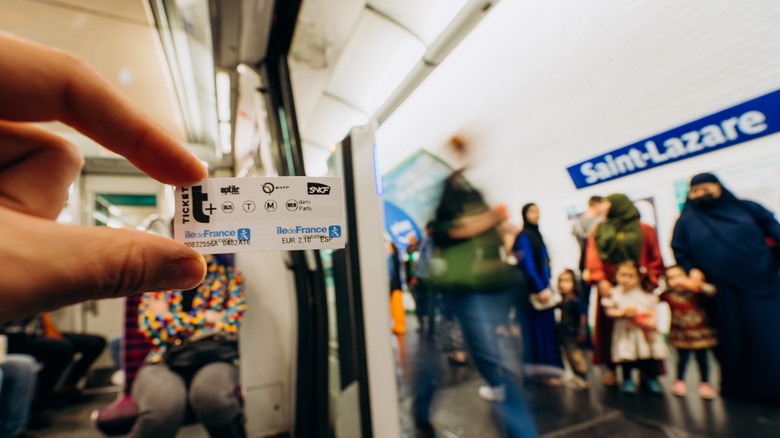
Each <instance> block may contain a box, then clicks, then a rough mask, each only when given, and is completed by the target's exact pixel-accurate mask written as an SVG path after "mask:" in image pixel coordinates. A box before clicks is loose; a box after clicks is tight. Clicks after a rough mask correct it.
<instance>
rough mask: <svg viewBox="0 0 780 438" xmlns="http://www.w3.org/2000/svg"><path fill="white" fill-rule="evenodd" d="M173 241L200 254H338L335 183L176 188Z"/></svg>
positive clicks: (212, 181)
mask: <svg viewBox="0 0 780 438" xmlns="http://www.w3.org/2000/svg"><path fill="white" fill-rule="evenodd" d="M175 202H176V211H175V213H174V226H173V237H174V239H175V240H176V241H178V242H182V243H184V244H185V245H187V246H189V247H191V248H193V249H195V250H197V251H199V252H201V253H203V254H220V253H234V252H249V251H279V250H290V251H291V250H303V249H323V248H331V249H337V248H344V245H345V241H346V236H345V235H344V190H343V186H342V179H341V178H338V177H316V178H315V177H302V176H301V177H299V176H291V177H269V178H260V177H258V178H255V177H252V178H209V179H205V180H201V181H199V182H196V183H194V184H192V185H189V186H182V187H177V188H176V194H175Z"/></svg>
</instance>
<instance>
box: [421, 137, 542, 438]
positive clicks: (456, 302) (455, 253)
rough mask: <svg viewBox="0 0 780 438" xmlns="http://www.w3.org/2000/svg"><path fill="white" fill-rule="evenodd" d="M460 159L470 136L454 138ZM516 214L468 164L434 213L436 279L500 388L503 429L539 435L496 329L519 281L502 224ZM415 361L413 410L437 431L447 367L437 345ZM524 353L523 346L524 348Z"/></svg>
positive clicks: (481, 366)
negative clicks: (478, 185)
mask: <svg viewBox="0 0 780 438" xmlns="http://www.w3.org/2000/svg"><path fill="white" fill-rule="evenodd" d="M450 144H451V146H452V147H453V149H454V152H455V153H456V154H457V156H458V158H459V159H464V158H465V155H466V152H467V151H466V145H465V142H463V140H461V139H460V138H458V137H455V138H453V139H452V140H451V142H450ZM507 217H508V215H507V213H506V208H504V207H503V206H500V205H499V206H496V207H493V208H491V207H489V206H488V205H487V203H486V202H485V200H484V198H483V197H482V194H481V193H480V192H479V191H478V190H477V189H475V188H474V187H473V186H471V185H470V184H469V183H468V182H467V181H466V179H465V178H464V177H463V168H461V169H460V170H457V171H455V172H453V174H452V175H450V176H449V177H448V178H447V180H446V181H445V183H444V190H443V192H442V195H441V198H440V201H439V205H438V207H437V209H436V214H435V219H434V242H435V244H436V246H437V251H439V258H440V260H439V261H440V262H441V263H439V265H442V266H440V267H439V268H437V273H436V275H434V279H435V281H434V284H436V287H437V288H440V289H441V291H442V300H443V301H444V302H445V305H446V306H447V308H448V309H449V310H450V311H452V313H453V314H454V315H455V316H456V317H457V318H458V320H459V321H460V323H461V325H462V328H463V335H464V337H465V339H466V344H467V345H468V349H469V353H470V356H471V357H472V359H473V360H474V364H475V365H476V367H477V369H478V370H479V372H480V374H481V375H482V377H483V378H484V379H485V380H486V381H487V382H488V384H489V385H490V386H491V388H492V393H493V394H495V398H494V400H493V402H494V404H495V409H496V410H497V414H498V415H497V418H498V420H499V421H500V423H501V424H500V426H501V427H500V430H503V431H504V435H505V436H508V437H513V438H520V437H528V438H530V437H535V436H537V432H536V426H535V425H534V421H533V418H532V417H531V413H530V410H529V409H528V405H527V404H526V402H525V400H524V399H523V395H522V393H521V391H520V386H519V385H518V382H517V379H516V377H517V376H515V375H513V372H512V371H511V369H512V366H511V364H510V363H508V362H507V360H509V359H511V358H510V357H507V356H505V355H502V349H501V348H500V347H499V339H498V335H497V334H496V330H497V329H498V327H499V326H501V325H502V324H503V325H506V324H507V323H508V321H507V319H508V317H507V316H508V315H507V309H508V308H509V307H510V305H511V303H512V298H513V294H514V288H515V287H517V286H516V284H515V282H514V279H515V278H516V277H514V272H516V271H514V270H513V269H511V267H510V266H508V265H507V264H506V263H505V261H504V260H503V259H502V254H503V251H502V245H503V239H502V237H501V233H500V232H499V230H498V227H499V225H500V224H501V223H503V222H504V221H506V219H507ZM419 354H420V357H419V362H418V364H417V367H416V369H415V371H416V372H415V376H416V378H415V384H416V385H415V397H414V402H413V418H414V421H415V425H416V426H417V429H418V431H419V432H420V433H422V434H424V435H425V436H429V437H433V436H435V431H434V428H433V426H432V425H431V423H430V409H431V404H432V402H433V398H434V394H435V390H436V382H437V381H441V378H440V374H441V369H440V367H439V365H438V356H437V355H436V354H435V348H434V347H432V346H431V345H430V343H428V344H421V345H420V353H419ZM518 354H519V352H518Z"/></svg>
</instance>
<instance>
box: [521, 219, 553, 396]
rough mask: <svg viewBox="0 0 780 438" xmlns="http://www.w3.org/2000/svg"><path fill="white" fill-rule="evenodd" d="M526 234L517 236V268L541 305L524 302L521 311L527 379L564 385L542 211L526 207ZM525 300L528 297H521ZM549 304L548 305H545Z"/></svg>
mask: <svg viewBox="0 0 780 438" xmlns="http://www.w3.org/2000/svg"><path fill="white" fill-rule="evenodd" d="M522 214H523V231H521V232H520V234H519V235H518V236H517V239H516V240H515V244H514V246H513V247H512V250H513V251H514V253H515V256H516V257H517V261H518V265H519V266H520V268H521V269H522V270H523V273H524V274H525V277H526V283H527V287H528V293H529V294H530V295H531V296H532V297H535V299H536V301H537V302H541V303H542V305H541V307H546V308H544V309H537V308H535V307H533V306H530V305H528V304H527V303H525V302H522V303H520V306H519V308H520V309H523V308H524V309H526V311H525V318H524V319H522V318H521V324H523V330H522V332H523V342H524V344H523V371H524V372H525V375H526V377H529V378H536V379H541V380H543V381H544V382H545V383H547V384H551V385H560V384H561V383H563V380H561V376H563V373H564V368H563V358H562V357H561V349H560V347H559V342H558V327H557V324H556V323H555V304H553V303H552V302H551V300H552V299H553V297H552V292H551V291H550V257H549V255H548V254H547V246H546V245H545V244H544V239H543V238H542V233H541V232H539V207H537V206H536V204H526V205H524V206H523V209H522ZM521 296H522V298H523V299H526V298H525V295H521ZM545 303H548V304H549V306H548V305H545Z"/></svg>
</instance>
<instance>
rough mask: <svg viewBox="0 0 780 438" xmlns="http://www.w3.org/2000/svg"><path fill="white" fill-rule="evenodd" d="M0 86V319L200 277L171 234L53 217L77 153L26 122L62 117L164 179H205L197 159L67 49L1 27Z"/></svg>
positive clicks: (197, 265) (78, 162) (78, 160)
mask: <svg viewBox="0 0 780 438" xmlns="http://www.w3.org/2000/svg"><path fill="white" fill-rule="evenodd" d="M0 84H3V85H2V87H0V241H2V242H3V243H2V245H1V246H0V260H2V261H3V263H0V276H2V278H3V279H4V281H3V284H2V286H1V287H0V299H2V303H3V306H2V309H1V310H0V322H4V321H8V320H11V319H14V318H18V317H21V316H24V315H29V314H32V313H36V312H39V311H43V310H49V309H55V308H58V307H61V306H64V305H66V304H72V303H76V302H79V301H84V300H91V299H99V298H110V297H118V296H123V295H128V294H132V293H135V292H142V291H150V290H166V289H189V288H192V287H194V286H196V285H197V284H199V283H200V282H201V280H202V279H203V277H204V276H205V271H206V265H205V262H204V261H203V257H202V256H201V255H200V254H198V253H197V252H196V251H194V250H192V249H190V248H187V247H186V246H184V245H182V244H179V243H177V242H174V241H173V240H170V239H166V238H163V237H160V236H155V235H153V234H150V233H144V232H141V231H135V230H119V229H110V228H96V227H79V226H66V225H59V224H56V223H55V222H54V219H56V218H57V216H58V215H59V213H60V211H61V210H62V207H63V205H64V204H65V200H66V198H67V190H68V188H69V186H70V184H71V182H72V181H73V180H74V179H75V178H76V176H77V175H78V174H79V172H80V169H81V166H82V164H83V158H82V157H81V153H80V152H79V150H78V149H77V148H76V147H75V146H74V145H72V144H70V143H68V142H67V141H65V140H64V139H63V138H61V137H59V136H57V135H55V134H53V133H51V132H50V131H47V130H45V129H42V128H40V127H38V126H35V125H33V124H30V123H23V122H43V121H54V120H59V121H62V122H64V123H66V124H68V125H70V126H72V127H74V128H76V129H77V130H79V131H81V132H82V133H84V134H85V135H87V136H89V137H91V138H92V139H93V140H95V141H97V142H98V143H100V144H102V145H103V146H105V147H107V148H108V149H111V150H113V151H115V152H117V153H119V154H121V155H124V156H125V157H127V159H128V160H130V161H131V162H132V163H134V164H135V165H137V166H138V167H139V168H140V169H141V170H143V171H145V172H146V173H148V174H149V175H150V176H152V177H153V178H156V179H158V180H160V181H161V182H164V183H168V184H176V185H178V184H184V183H188V182H193V181H196V180H200V179H203V178H206V177H207V176H208V172H207V171H206V169H205V168H204V167H203V165H202V164H201V163H200V162H199V161H198V159H197V157H195V156H194V155H193V154H192V153H190V152H189V151H188V150H187V149H186V148H185V147H184V146H182V145H181V144H180V143H179V141H177V140H176V139H175V138H174V137H173V136H171V135H170V134H168V133H166V132H165V131H164V130H163V129H162V128H161V127H159V126H158V125H157V124H156V123H155V122H153V121H152V120H151V119H150V118H149V117H148V116H146V115H144V114H143V112H142V111H141V110H140V109H139V108H137V107H136V106H135V105H133V104H132V103H131V102H130V101H129V100H128V99H127V98H126V97H124V96H123V95H122V94H121V93H120V92H119V91H118V90H116V89H115V88H113V86H111V85H110V84H109V83H108V82H107V81H106V80H105V79H103V78H102V77H100V76H99V75H98V74H97V73H96V72H95V71H94V70H92V69H91V68H90V67H88V66H87V65H86V64H85V63H84V62H83V61H81V60H79V59H78V58H75V57H73V56H71V55H68V54H66V53H63V52H59V51H57V50H53V49H50V48H46V47H43V46H39V45H37V44H33V43H30V42H26V41H22V40H19V39H15V38H13V37H10V36H8V35H4V34H0Z"/></svg>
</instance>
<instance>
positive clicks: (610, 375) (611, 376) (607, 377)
mask: <svg viewBox="0 0 780 438" xmlns="http://www.w3.org/2000/svg"><path fill="white" fill-rule="evenodd" d="M602 383H604V386H615V385H617V378H616V377H615V372H614V371H612V370H607V371H606V372H604V379H603V381H602Z"/></svg>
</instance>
